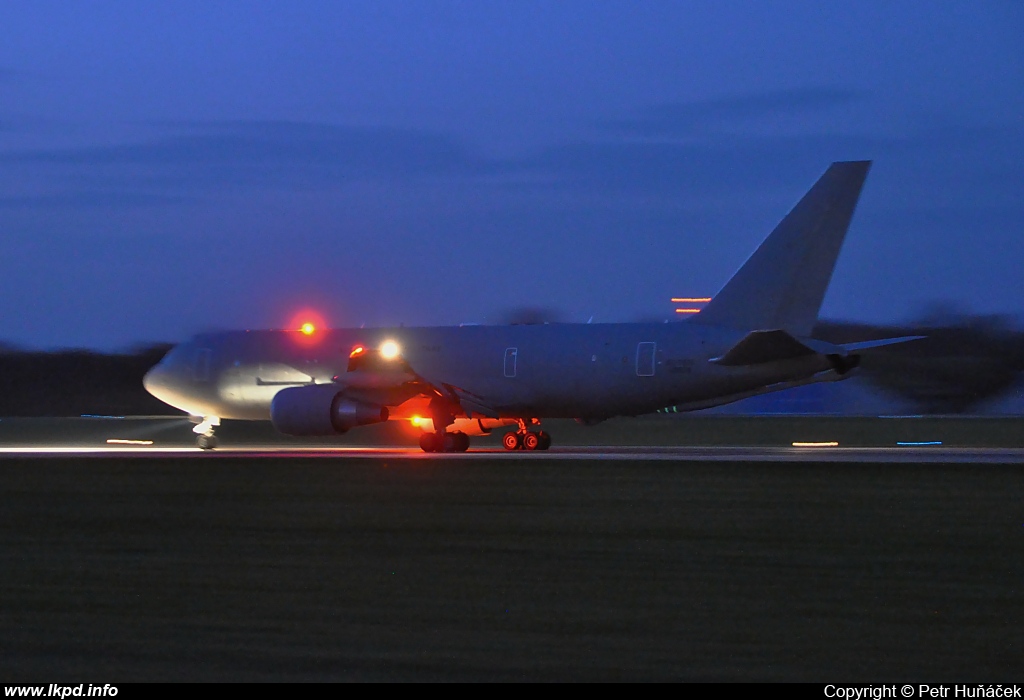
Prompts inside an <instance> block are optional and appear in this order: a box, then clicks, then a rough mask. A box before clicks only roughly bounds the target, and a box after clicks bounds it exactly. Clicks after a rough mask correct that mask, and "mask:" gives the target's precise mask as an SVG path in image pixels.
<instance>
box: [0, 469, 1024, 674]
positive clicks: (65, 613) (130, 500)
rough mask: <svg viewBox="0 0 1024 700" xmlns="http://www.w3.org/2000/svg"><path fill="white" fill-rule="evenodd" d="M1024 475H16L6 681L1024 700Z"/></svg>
mask: <svg viewBox="0 0 1024 700" xmlns="http://www.w3.org/2000/svg"><path fill="white" fill-rule="evenodd" d="M1022 493H1024V467H1021V466H973V465H969V466H937V465H928V466H917V465H897V464H890V465H885V466H871V465H863V464H861V465H842V464H830V465H816V464H802V465H783V464H740V463H724V464H723V463H718V464H706V463H699V462H693V463H688V462H679V463H673V462H639V461H637V462H629V461H622V462H592V463H587V462H576V463H567V462H558V463H555V462H549V461H543V460H528V461H524V462H521V463H517V462H509V461H507V460H506V461H499V460H489V459H479V460H461V461H458V460H449V459H443V458H439V459H430V460H427V459H414V460H409V459H396V460H393V461H391V460H388V461H386V462H385V461H381V460H379V459H375V460H363V459H351V458H349V459H344V458H342V459H338V460H327V459H316V460H313V459H309V460H304V459H300V458H295V457H289V458H282V459H262V460H253V461H250V460H245V459H241V458H237V457H236V458H233V459H230V460H221V459H216V458H212V459H188V458H181V459H177V458H175V459H171V458H168V459H158V458H147V459H132V458H122V459H113V458H92V459H90V458H79V459H65V460H60V459H32V460H19V459H5V460H3V461H2V462H0V537H2V541H0V571H2V572H3V573H2V578H0V678H2V679H3V680H4V681H8V682H12V681H35V682H60V681H64V682H71V681H74V682H80V681H83V680H84V681H92V682H100V683H103V682H117V681H128V680H163V679H170V680H207V679H215V680H294V679H310V680H324V679H330V680H334V679H346V680H361V679H390V680H414V679H426V680H449V679H460V680H461V679H493V680H504V679H516V680H517V679H539V680H551V679H587V680H590V679H593V680H605V679H680V680H698V679H700V680H706V679H710V680H757V679H771V680H817V681H831V682H836V681H850V680H875V681H877V680H918V681H922V682H932V683H934V682H938V681H940V680H947V681H948V680H976V681H1017V682H1019V681H1020V679H1021V669H1022V668H1024V664H1022V662H1021V659H1022V658H1024V583H1022V582H1024V502H1022V497H1021V494H1022Z"/></svg>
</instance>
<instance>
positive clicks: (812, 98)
mask: <svg viewBox="0 0 1024 700" xmlns="http://www.w3.org/2000/svg"><path fill="white" fill-rule="evenodd" d="M865 97H866V94H865V93H861V92H858V91H855V90H847V89H842V88H833V87H803V88H793V89H788V90H775V91H771V92H761V93H754V94H749V95H735V96H730V97H723V98H717V99H713V100H701V101H697V102H676V103H666V104H661V105H656V106H653V107H649V108H647V109H646V110H644V111H642V112H641V114H640V115H639V116H637V117H634V118H631V119H620V120H613V121H607V122H602V123H600V124H599V126H600V127H602V128H603V129H605V130H606V131H609V132H611V133H614V134H618V135H625V136H637V137H644V138H657V137H679V136H687V135H692V134H693V132H694V131H699V130H703V129H705V128H706V127H708V126H716V125H720V124H721V123H722V122H729V123H736V122H745V121H748V120H752V119H764V118H767V117H777V116H778V115H780V114H786V115H798V114H806V113H810V112H818V111H822V110H826V109H831V108H833V107H838V106H843V105H847V104H850V103H852V102H857V101H860V100H863V99H864V98H865Z"/></svg>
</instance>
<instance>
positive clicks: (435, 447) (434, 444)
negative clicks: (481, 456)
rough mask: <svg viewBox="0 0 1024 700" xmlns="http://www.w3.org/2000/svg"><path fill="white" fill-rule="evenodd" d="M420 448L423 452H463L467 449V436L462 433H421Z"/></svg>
mask: <svg viewBox="0 0 1024 700" xmlns="http://www.w3.org/2000/svg"><path fill="white" fill-rule="evenodd" d="M420 448H422V450H423V451H424V452H465V451H466V450H468V449H469V436H468V435H466V434H465V433H463V432H455V433H446V432H436V433H423V434H422V435H420Z"/></svg>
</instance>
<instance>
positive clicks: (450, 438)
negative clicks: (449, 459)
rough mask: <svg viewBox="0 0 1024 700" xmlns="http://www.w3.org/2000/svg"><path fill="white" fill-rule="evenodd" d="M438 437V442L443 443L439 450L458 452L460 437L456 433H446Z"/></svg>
mask: <svg viewBox="0 0 1024 700" xmlns="http://www.w3.org/2000/svg"><path fill="white" fill-rule="evenodd" d="M438 437H439V438H440V439H439V440H438V442H440V443H441V449H440V450H438V452H458V449H459V448H458V438H457V437H456V435H455V433H445V434H444V435H439V436H438Z"/></svg>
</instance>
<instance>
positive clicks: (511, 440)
mask: <svg viewBox="0 0 1024 700" xmlns="http://www.w3.org/2000/svg"><path fill="white" fill-rule="evenodd" d="M501 444H502V445H504V446H505V449H506V450H518V449H519V448H520V447H522V446H523V440H522V438H521V437H520V436H519V433H517V432H516V431H514V430H513V431H512V432H509V433H505V437H503V438H502V439H501Z"/></svg>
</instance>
